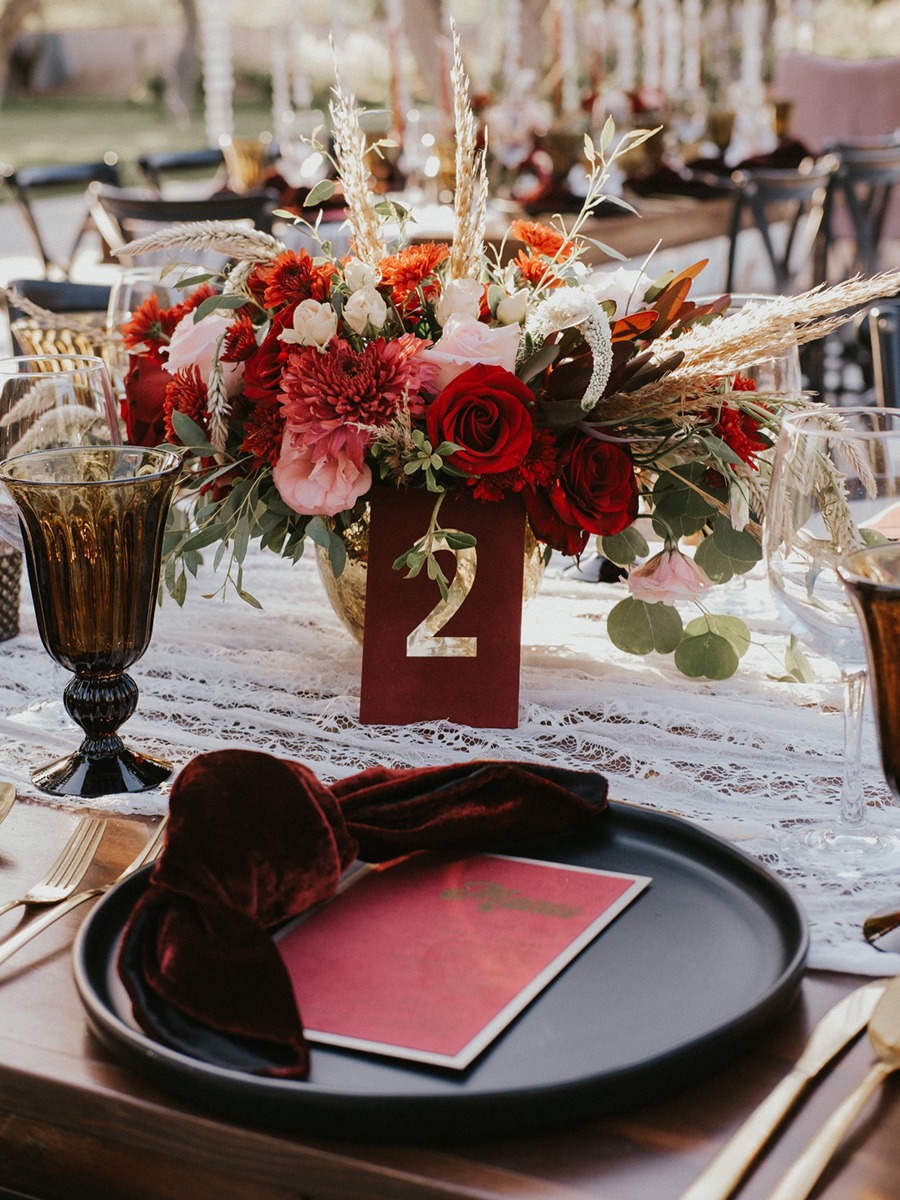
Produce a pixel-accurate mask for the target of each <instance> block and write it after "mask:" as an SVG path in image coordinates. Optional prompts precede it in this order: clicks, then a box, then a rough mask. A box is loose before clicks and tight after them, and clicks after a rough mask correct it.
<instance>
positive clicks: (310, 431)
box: [279, 333, 436, 452]
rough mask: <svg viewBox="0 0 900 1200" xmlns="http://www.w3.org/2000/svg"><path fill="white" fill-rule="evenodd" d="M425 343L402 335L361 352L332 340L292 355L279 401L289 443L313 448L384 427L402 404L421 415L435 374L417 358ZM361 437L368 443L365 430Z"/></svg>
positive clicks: (297, 351)
mask: <svg viewBox="0 0 900 1200" xmlns="http://www.w3.org/2000/svg"><path fill="white" fill-rule="evenodd" d="M429 344H430V343H428V342H425V341H422V340H421V339H420V338H417V337H415V336H414V335H413V334H411V333H405V334H403V336H402V337H399V338H395V339H394V340H392V341H388V340H386V339H385V338H376V339H375V341H373V342H369V343H368V345H366V346H365V347H364V348H363V349H362V350H360V351H357V350H355V349H354V348H353V346H351V345H350V343H349V342H347V341H344V340H343V339H342V338H334V339H333V340H332V342H331V344H330V345H329V347H328V349H327V351H326V352H325V353H322V352H321V351H320V350H318V349H317V348H316V347H315V346H303V347H301V348H299V349H297V350H294V351H293V352H292V353H291V355H290V357H289V358H288V361H287V365H286V367H285V369H284V372H283V374H282V377H281V388H282V390H281V395H280V397H279V398H280V400H281V406H282V411H283V412H284V416H285V421H286V423H287V430H288V433H289V434H291V435H293V436H292V437H291V444H292V445H294V446H297V445H298V444H302V445H306V446H313V447H317V448H318V447H319V445H320V443H322V442H324V441H327V440H331V439H333V436H334V434H335V433H337V431H338V430H343V431H345V433H346V431H347V429H348V427H349V428H350V429H356V428H358V427H359V426H373V427H375V428H383V427H384V426H386V425H388V424H389V423H390V421H391V420H392V418H393V417H394V416H395V415H396V414H397V413H398V412H399V411H400V410H401V409H402V407H403V405H404V404H407V405H408V406H409V410H410V413H411V414H412V416H414V417H416V416H420V415H421V414H422V412H423V411H424V408H425V403H424V400H423V398H422V396H421V392H422V391H423V390H424V389H427V388H429V387H431V385H432V384H433V381H434V378H435V375H436V368H435V367H434V366H433V365H432V364H431V363H429V362H427V361H426V360H425V359H424V358H423V357H422V356H421V354H420V351H421V350H423V349H425V347H426V346H428V345H429ZM361 436H362V438H363V439H364V441H365V442H369V441H371V434H369V433H367V432H365V430H363V431H362V434H361ZM326 452H327V451H326Z"/></svg>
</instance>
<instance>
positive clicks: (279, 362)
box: [241, 306, 294, 403]
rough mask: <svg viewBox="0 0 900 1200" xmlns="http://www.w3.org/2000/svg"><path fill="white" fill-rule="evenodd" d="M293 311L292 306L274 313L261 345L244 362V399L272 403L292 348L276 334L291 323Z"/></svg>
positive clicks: (279, 388) (278, 390) (242, 384)
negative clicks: (275, 314)
mask: <svg viewBox="0 0 900 1200" xmlns="http://www.w3.org/2000/svg"><path fill="white" fill-rule="evenodd" d="M293 311H294V309H293V306H292V307H291V308H290V309H283V310H282V311H281V312H280V313H278V314H277V316H276V317H275V318H274V319H273V321H272V326H271V328H270V329H269V332H268V333H267V334H266V336H265V337H264V338H263V341H262V345H261V346H260V347H259V349H258V350H257V351H256V353H255V354H251V356H250V357H249V358H248V359H246V360H245V361H244V375H243V379H242V382H241V387H242V390H243V393H244V395H245V396H246V397H247V399H248V400H252V401H254V403H258V402H274V400H275V398H276V397H277V395H278V393H279V392H280V391H281V372H282V370H283V369H284V364H285V363H286V362H287V357H288V353H289V352H290V349H291V348H290V346H288V345H287V344H286V343H285V342H282V341H281V340H280V339H279V334H281V333H282V331H283V330H284V328H285V325H290V324H291V317H292V315H293Z"/></svg>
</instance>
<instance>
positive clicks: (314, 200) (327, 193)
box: [304, 179, 337, 208]
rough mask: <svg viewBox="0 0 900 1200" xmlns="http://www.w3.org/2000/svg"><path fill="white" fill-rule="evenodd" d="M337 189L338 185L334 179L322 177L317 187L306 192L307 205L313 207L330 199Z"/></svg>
mask: <svg viewBox="0 0 900 1200" xmlns="http://www.w3.org/2000/svg"><path fill="white" fill-rule="evenodd" d="M336 190H337V185H336V184H335V182H334V180H333V179H320V180H319V182H318V183H317V184H316V185H315V187H314V188H312V189H311V190H310V191H309V192H307V193H306V200H305V202H304V203H305V206H306V207H307V208H313V207H314V206H315V205H316V204H321V203H322V202H323V201H325V200H330V199H331V197H332V196H333V195H334V193H335V191H336Z"/></svg>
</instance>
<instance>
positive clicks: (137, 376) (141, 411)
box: [122, 354, 172, 446]
mask: <svg viewBox="0 0 900 1200" xmlns="http://www.w3.org/2000/svg"><path fill="white" fill-rule="evenodd" d="M128 361H129V367H128V374H127V375H126V376H125V396H124V398H123V400H122V421H123V423H124V425H125V436H126V438H127V439H128V441H129V442H130V443H131V444H132V445H133V446H160V445H162V443H163V442H165V441H167V437H166V423H165V412H164V409H163V402H164V401H165V398H166V386H167V385H168V384H169V383H171V382H172V376H171V375H170V374H169V372H168V371H165V370H163V368H162V367H161V366H160V364H159V362H158V361H157V360H156V359H155V358H150V357H148V356H146V355H137V354H131V355H129V358H128Z"/></svg>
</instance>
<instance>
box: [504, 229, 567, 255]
mask: <svg viewBox="0 0 900 1200" xmlns="http://www.w3.org/2000/svg"><path fill="white" fill-rule="evenodd" d="M510 233H511V234H512V236H513V237H514V238H517V239H518V241H520V242H524V243H525V245H526V246H528V247H529V248H530V249H531V250H533V251H534V252H535V254H545V255H546V256H547V258H556V259H557V260H558V261H561V260H563V259H566V258H568V257H569V256H570V255H571V253H572V251H573V250H574V249H575V246H574V244H573V243H572V242H569V241H566V239H565V238H564V237H563V235H562V234H561V233H558V232H557V230H555V229H554V228H553V227H552V226H551V225H544V224H543V223H542V222H540V221H513V223H512V224H511V225H510Z"/></svg>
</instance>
